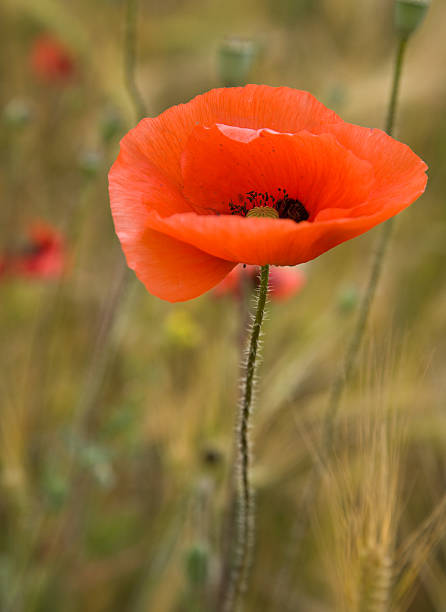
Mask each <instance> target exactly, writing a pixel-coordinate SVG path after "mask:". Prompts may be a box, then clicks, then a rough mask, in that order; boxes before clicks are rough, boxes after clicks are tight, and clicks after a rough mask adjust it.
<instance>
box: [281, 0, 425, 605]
mask: <svg viewBox="0 0 446 612" xmlns="http://www.w3.org/2000/svg"><path fill="white" fill-rule="evenodd" d="M429 4H430V0H395V3H394V21H395V28H396V31H397V35H398V40H397V49H396V58H395V63H394V71H393V77H392V86H391V93H390V98H389V105H388V110H387V118H386V125H385V131H386V132H387V133H388V134H389V135H392V134H393V131H394V126H395V118H396V111H397V104H398V94H399V86H400V82H401V74H402V67H403V62H404V58H405V51H406V48H407V43H408V41H409V38H410V36H411V35H412V34H413V33H414V32H415V30H416V29H417V28H418V26H419V25H420V24H421V22H422V21H423V19H424V17H425V13H426V11H427V9H428V7H429ZM415 5H416V7H415V10H412V9H413V8H414V6H415ZM393 225H394V218H392V219H390V220H389V221H386V222H385V223H384V226H383V227H382V229H381V236H380V237H379V239H378V244H377V248H376V251H375V256H374V258H373V261H372V264H371V267H370V272H369V280H368V283H367V287H366V289H365V292H364V295H363V297H362V300H361V302H360V305H359V313H358V317H357V320H356V324H355V327H354V330H353V333H352V336H351V339H350V343H349V345H348V348H347V351H346V354H345V359H344V363H343V366H342V369H341V370H340V371H339V372H338V374H337V376H336V378H335V380H334V382H333V384H332V386H331V390H330V396H329V401H328V406H327V409H326V413H325V417H324V422H323V437H322V444H321V448H320V451H319V454H318V456H317V457H315V458H314V462H313V468H312V471H311V474H310V476H309V480H308V483H307V486H306V487H305V488H304V489H303V491H302V495H301V498H300V502H299V510H298V512H297V515H298V518H297V520H296V521H295V523H294V525H293V528H292V536H291V538H290V540H291V542H292V546H291V547H289V548H288V552H287V557H289V558H288V559H287V562H286V563H285V564H284V566H283V567H282V568H281V570H280V571H279V574H278V579H277V581H276V585H275V592H276V595H277V596H278V595H279V594H280V591H282V590H283V588H284V585H285V584H286V583H287V582H288V581H289V579H290V575H291V574H290V572H291V570H290V567H291V566H292V564H293V563H292V561H293V559H294V557H295V556H296V554H297V551H298V550H299V549H300V545H301V543H302V539H303V537H304V534H305V531H306V528H307V523H306V521H305V520H304V519H303V518H302V517H303V516H304V512H303V511H304V509H307V510H308V508H309V507H310V506H311V504H312V503H313V501H314V498H315V495H316V489H317V481H318V480H319V478H320V476H321V475H323V474H324V472H325V471H326V470H327V469H329V459H330V455H331V453H332V451H333V438H334V426H335V421H336V417H337V415H338V412H339V407H340V403H341V399H342V395H343V392H344V389H345V386H346V384H347V382H348V381H349V379H350V376H351V374H352V372H353V369H354V366H355V365H356V361H357V357H358V352H359V349H360V347H361V343H362V340H363V338H364V333H365V330H366V326H367V321H368V318H369V314H370V310H371V307H372V304H373V299H374V296H375V293H376V289H377V286H378V283H379V280H380V277H381V272H382V267H383V262H384V258H385V255H386V252H387V249H388V245H389V242H390V238H391V235H392V230H393ZM377 609H379V608H377Z"/></svg>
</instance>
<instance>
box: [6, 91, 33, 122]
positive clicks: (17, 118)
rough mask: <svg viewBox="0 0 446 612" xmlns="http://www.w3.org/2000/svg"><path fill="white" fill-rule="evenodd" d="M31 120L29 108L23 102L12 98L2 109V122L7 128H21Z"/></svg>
mask: <svg viewBox="0 0 446 612" xmlns="http://www.w3.org/2000/svg"><path fill="white" fill-rule="evenodd" d="M31 119H32V112H31V108H30V106H29V105H28V103H27V102H26V101H25V100H21V99H19V98H14V99H13V100H10V101H9V102H8V103H7V104H6V106H5V107H4V109H3V121H4V122H5V124H6V125H7V126H8V127H12V128H18V129H20V128H23V127H25V126H26V125H27V124H28V123H29V122H30V121H31Z"/></svg>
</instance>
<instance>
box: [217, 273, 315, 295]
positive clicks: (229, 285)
mask: <svg viewBox="0 0 446 612" xmlns="http://www.w3.org/2000/svg"><path fill="white" fill-rule="evenodd" d="M258 280H259V268H258V266H245V267H244V266H242V265H239V266H236V267H235V268H233V270H231V272H229V274H228V275H227V276H226V277H225V278H224V279H223V280H222V281H221V283H219V284H218V285H217V286H216V287H215V289H214V295H216V296H217V297H220V296H223V295H228V294H230V295H233V296H234V297H236V298H240V297H241V296H242V291H243V284H244V283H245V282H247V284H248V287H249V288H250V289H254V288H255V287H256V286H257V285H258ZM305 282H306V278H305V274H304V273H303V272H302V270H300V269H299V268H289V267H277V266H272V267H271V269H270V271H269V281H268V285H269V292H268V294H269V295H270V297H271V299H273V300H285V299H287V298H290V297H292V296H293V295H295V294H296V293H298V292H299V291H300V290H301V289H302V287H303V286H304V285H305Z"/></svg>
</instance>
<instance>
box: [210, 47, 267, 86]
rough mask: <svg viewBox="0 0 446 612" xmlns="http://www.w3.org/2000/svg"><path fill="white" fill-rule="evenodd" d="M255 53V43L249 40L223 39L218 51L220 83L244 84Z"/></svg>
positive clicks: (229, 84) (230, 84) (227, 84)
mask: <svg viewBox="0 0 446 612" xmlns="http://www.w3.org/2000/svg"><path fill="white" fill-rule="evenodd" d="M256 54H257V49H256V45H255V44H254V43H253V41H251V40H243V39H241V38H228V39H226V40H224V41H223V43H222V44H221V45H220V49H219V51H218V70H219V75H220V80H221V82H222V84H223V85H224V86H225V87H237V86H239V85H246V83H247V82H248V77H249V73H250V71H251V68H252V65H253V63H254V59H255V57H256Z"/></svg>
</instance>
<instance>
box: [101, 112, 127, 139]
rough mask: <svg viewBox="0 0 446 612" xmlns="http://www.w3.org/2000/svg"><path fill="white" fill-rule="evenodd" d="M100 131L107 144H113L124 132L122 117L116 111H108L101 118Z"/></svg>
mask: <svg viewBox="0 0 446 612" xmlns="http://www.w3.org/2000/svg"><path fill="white" fill-rule="evenodd" d="M100 130H101V136H102V140H103V141H104V143H105V144H108V143H109V142H111V141H112V140H113V139H114V138H115V137H116V136H117V135H118V134H119V133H120V132H122V130H123V121H122V117H121V116H120V115H119V113H118V112H117V111H115V110H114V109H107V110H106V111H105V112H104V114H103V116H102V117H101V123H100Z"/></svg>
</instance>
